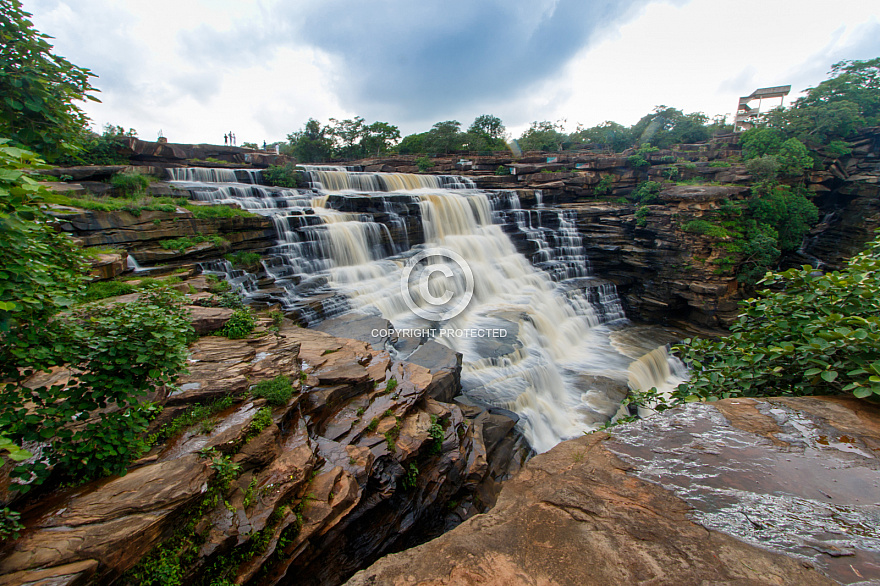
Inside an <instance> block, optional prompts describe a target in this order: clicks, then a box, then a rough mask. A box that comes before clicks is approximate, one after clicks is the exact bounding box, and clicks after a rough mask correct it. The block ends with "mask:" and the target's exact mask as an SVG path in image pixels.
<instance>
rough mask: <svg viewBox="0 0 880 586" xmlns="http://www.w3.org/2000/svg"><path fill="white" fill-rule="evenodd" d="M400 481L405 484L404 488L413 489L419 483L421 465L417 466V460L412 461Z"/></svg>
mask: <svg viewBox="0 0 880 586" xmlns="http://www.w3.org/2000/svg"><path fill="white" fill-rule="evenodd" d="M400 483H401V485H402V486H403V490H412V489H414V488H415V487H416V486H417V485H418V483H419V467H418V466H416V464H415V462H412V463H410V465H409V467H408V468H407V471H406V474H405V475H404V476H403V478H402V479H401V481H400Z"/></svg>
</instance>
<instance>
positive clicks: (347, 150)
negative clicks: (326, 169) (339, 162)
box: [326, 116, 366, 159]
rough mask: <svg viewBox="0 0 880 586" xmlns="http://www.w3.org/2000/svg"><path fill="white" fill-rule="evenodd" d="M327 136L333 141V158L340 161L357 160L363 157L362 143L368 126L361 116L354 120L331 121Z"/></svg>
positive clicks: (334, 119) (333, 119) (332, 119)
mask: <svg viewBox="0 0 880 586" xmlns="http://www.w3.org/2000/svg"><path fill="white" fill-rule="evenodd" d="M326 128H327V134H328V135H329V136H330V137H331V140H332V141H333V143H334V144H333V157H334V158H339V159H357V158H360V156H361V154H362V153H361V150H360V148H359V147H360V142H361V140H362V139H363V136H364V131H365V129H366V124H365V123H364V119H363V118H361V117H360V116H355V117H354V118H353V119H346V120H337V119H336V118H331V119H330V124H328V125H327V127H326Z"/></svg>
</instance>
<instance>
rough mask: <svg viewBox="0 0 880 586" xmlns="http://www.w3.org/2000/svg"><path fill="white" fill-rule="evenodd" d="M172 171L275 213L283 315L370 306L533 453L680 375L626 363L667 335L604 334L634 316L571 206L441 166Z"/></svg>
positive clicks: (247, 286) (273, 260) (204, 189)
mask: <svg viewBox="0 0 880 586" xmlns="http://www.w3.org/2000/svg"><path fill="white" fill-rule="evenodd" d="M219 171H224V173H220V172H219ZM174 173H175V179H176V181H177V182H178V184H179V185H180V187H183V188H185V189H188V190H189V191H190V192H191V193H193V194H194V197H196V198H197V199H200V200H203V201H212V202H229V203H231V202H235V203H237V204H239V205H241V206H242V207H244V208H246V209H248V210H251V211H253V212H255V213H259V214H263V215H268V216H271V217H272V218H273V219H274V222H275V225H276V228H277V231H278V244H277V246H276V247H274V248H273V249H271V250H270V253H269V255H267V257H266V258H265V259H264V261H263V265H264V267H265V269H266V272H267V273H268V274H269V275H271V276H272V277H273V278H274V279H275V286H276V287H280V288H282V290H283V291H284V293H283V294H282V295H280V296H279V298H278V301H279V302H281V303H282V304H283V305H284V306H285V309H287V310H288V311H296V312H297V315H298V316H299V317H300V318H301V319H302V320H303V321H306V322H315V321H319V320H320V319H323V318H326V317H330V316H333V315H340V314H344V313H346V312H358V313H361V314H372V315H379V316H382V317H384V318H386V319H387V320H389V321H390V322H391V323H392V324H393V325H394V327H395V328H396V329H397V330H398V331H404V334H406V333H407V332H406V331H407V330H409V331H411V332H413V333H410V335H411V336H416V337H425V336H429V337H432V338H433V339H434V340H435V341H437V342H439V343H441V344H444V345H446V346H448V347H450V348H453V349H454V350H456V351H458V352H461V353H462V355H463V369H462V387H463V391H464V393H465V395H466V396H467V397H468V398H470V399H472V400H474V401H478V402H481V403H485V404H489V405H495V406H499V407H504V408H507V409H510V410H512V411H515V412H516V413H517V414H518V415H519V416H520V417H521V419H520V424H519V425H520V426H521V428H522V431H523V433H524V435H525V437H526V439H527V440H528V441H529V443H530V445H531V446H532V447H533V448H534V449H535V450H536V451H538V452H543V451H546V450H548V449H550V448H551V447H553V446H554V445H556V444H557V443H558V442H560V441H562V440H564V439H568V438H571V437H575V436H578V435H580V434H582V433H583V432H584V431H588V430H591V429H595V428H597V427H599V426H601V425H602V424H603V423H604V422H606V421H607V420H608V419H609V418H611V417H612V416H613V415H614V414H615V412H616V411H617V410H618V406H619V402H620V400H621V398H622V397H623V394H625V390H626V387H627V385H630V386H632V385H647V387H646V388H650V386H658V387H660V386H661V385H667V386H668V385H670V384H674V383H675V382H676V378H677V377H678V376H679V375H680V374H681V373H680V372H679V370H678V369H677V367H676V366H675V365H672V366H670V364H671V363H669V362H668V360H667V359H666V358H663V359H661V358H656V360H655V359H653V358H652V359H650V360H649V362H648V363H646V364H649V365H650V364H654V366H655V367H653V368H651V367H648V368H645V369H643V370H644V372H640V373H639V374H638V375H636V374H634V370H633V368H635V366H631V365H633V360H634V359H638V358H640V357H642V356H643V355H646V354H647V355H649V356H650V353H649V352H648V350H649V349H650V348H655V347H657V346H659V345H662V344H665V342H666V341H665V340H663V341H659V340H658V341H656V342H655V343H653V344H651V342H650V338H651V334H650V330H644V328H643V331H641V333H640V334H639V335H640V341H639V343H637V344H633V343H630V342H628V341H627V339H628V338H627V337H626V336H623V337H620V336H617V338H616V340H613V339H612V338H613V336H612V334H615V333H619V332H621V331H626V330H627V329H628V328H630V327H631V326H630V323H629V322H628V320H627V319H626V317H625V315H624V312H623V308H622V306H621V303H620V300H619V298H618V297H617V292H616V289H615V288H614V285H613V284H611V283H609V282H607V281H603V280H601V279H597V278H595V277H593V276H592V275H591V270H590V267H589V262H588V259H587V258H586V254H585V252H584V248H583V246H582V244H581V238H580V235H579V234H578V232H577V229H576V227H575V224H574V218H573V216H571V215H569V214H571V212H570V211H563V210H555V209H552V208H545V207H543V206H541V207H540V208H538V209H533V210H525V209H522V207H521V205H520V201H519V198H518V197H517V195H516V193H515V192H512V191H508V192H487V191H482V190H478V189H476V187H475V186H474V184H473V183H472V182H471V181H470V180H469V179H467V178H464V177H456V176H451V175H448V176H443V175H414V174H399V173H367V172H362V171H357V170H355V169H351V168H343V167H326V166H324V167H307V171H306V173H305V175H306V177H307V178H308V180H309V182H310V189H279V188H271V187H267V186H262V185H259V175H258V174H255V173H253V172H251V173H246V174H244V173H240V172H239V171H230V170H211V169H198V170H192V169H177V170H174ZM230 179H235V181H229V180H230ZM419 257H424V258H423V262H421V261H420V263H415V260H416V259H418V258H419ZM455 259H458V261H456V260H455ZM207 268H208V269H209V270H213V271H217V272H224V273H227V275H228V277H229V278H230V279H231V280H232V281H233V283H234V284H237V285H239V287H240V288H241V289H242V291H243V292H244V293H245V294H248V295H252V294H255V285H254V283H255V282H256V280H255V279H254V278H248V276H247V275H243V274H241V273H242V271H233V270H232V268H231V266H229V263H226V262H225V261H220V262H218V263H214V264H213V265H211V266H208V267H207ZM468 270H469V272H470V273H471V276H470V277H468V275H467V274H466V273H467V272H468ZM402 281H403V285H401V282H402ZM444 297H448V298H449V300H448V303H447V305H444V306H443V310H444V311H445V310H446V309H447V308H448V305H449V304H454V303H456V302H457V301H459V300H467V303H466V304H464V305H463V307H462V309H461V311H460V312H459V313H457V314H455V315H446V314H442V312H441V313H437V312H435V313H431V312H432V311H434V310H436V307H434V306H435V305H437V304H436V303H428V302H426V301H425V300H426V299H427V300H428V301H430V300H431V299H435V300H436V299H440V298H444ZM414 304H415V305H414ZM646 340H647V341H646ZM646 346H647V347H646ZM663 351H664V352H665V349H664V350H663ZM401 358H405V357H404V356H401ZM646 359H647V358H646ZM663 360H666V361H667V368H666V369H664V368H663V367H662V364H661V362H662V361H663ZM658 365H659V366H658Z"/></svg>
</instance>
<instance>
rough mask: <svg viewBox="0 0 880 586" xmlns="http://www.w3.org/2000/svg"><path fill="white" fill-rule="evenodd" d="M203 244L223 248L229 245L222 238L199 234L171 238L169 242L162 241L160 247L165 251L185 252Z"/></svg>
mask: <svg viewBox="0 0 880 586" xmlns="http://www.w3.org/2000/svg"><path fill="white" fill-rule="evenodd" d="M203 242H210V243H212V244H213V245H214V246H216V247H218V248H221V247H223V246H225V245H226V244H228V241H227V240H226V239H225V238H223V237H222V236H202V235H201V234H198V235H196V236H183V237H181V238H169V239H167V240H160V241H159V246H161V247H162V248H164V249H165V250H175V251H177V252H181V253H182V252H185V251H186V250H187V249H188V248H192V247H193V246H196V245H197V244H201V243H203Z"/></svg>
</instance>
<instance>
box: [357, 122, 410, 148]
mask: <svg viewBox="0 0 880 586" xmlns="http://www.w3.org/2000/svg"><path fill="white" fill-rule="evenodd" d="M398 140H400V129H399V128H397V127H396V126H394V125H393V124H388V123H387V122H373V123H372V124H370V125H369V126H367V127H366V129H365V130H364V136H363V138H362V139H361V150H362V152H363V154H364V155H365V156H369V155H377V156H378V155H380V154H382V153H385V152H388V151H389V150H390V149H391V147H393V146H394V144H395V143H396V142H397V141H398Z"/></svg>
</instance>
